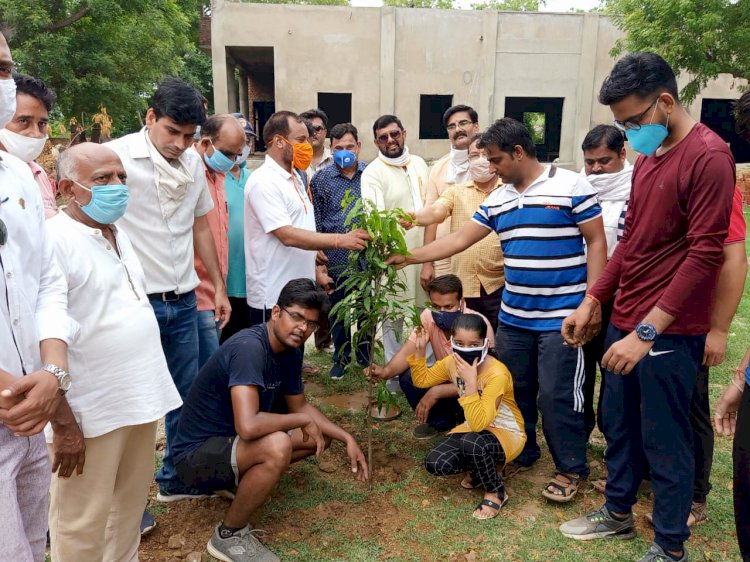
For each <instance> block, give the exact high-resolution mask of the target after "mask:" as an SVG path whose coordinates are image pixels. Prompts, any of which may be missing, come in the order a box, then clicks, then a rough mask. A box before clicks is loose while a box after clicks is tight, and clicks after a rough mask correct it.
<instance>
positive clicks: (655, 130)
mask: <svg viewBox="0 0 750 562" xmlns="http://www.w3.org/2000/svg"><path fill="white" fill-rule="evenodd" d="M657 107H659V102H658V101H657V102H656V106H655V107H654V113H656V108H657ZM651 120H652V121H653V120H654V114H651ZM667 127H669V115H667V124H666V126H665V125H662V124H660V123H649V124H648V125H641V128H640V129H628V130H627V131H625V136H626V137H628V140H629V141H630V146H632V147H633V150H635V151H637V152H640V153H641V154H645V155H646V156H651V155H652V154H653V153H654V152H656V149H657V148H659V147H660V146H661V143H663V142H664V139H666V138H667V136H669V129H668V128H667Z"/></svg>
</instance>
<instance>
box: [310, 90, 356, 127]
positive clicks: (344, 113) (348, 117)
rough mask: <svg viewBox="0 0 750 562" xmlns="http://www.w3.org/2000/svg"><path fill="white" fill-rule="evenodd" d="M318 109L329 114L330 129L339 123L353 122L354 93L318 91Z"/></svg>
mask: <svg viewBox="0 0 750 562" xmlns="http://www.w3.org/2000/svg"><path fill="white" fill-rule="evenodd" d="M318 109H322V110H323V111H324V112H325V114H326V115H327V116H328V130H329V131H330V130H331V128H332V127H333V126H334V125H338V124H339V123H351V122H352V95H351V94H333V93H327V92H318Z"/></svg>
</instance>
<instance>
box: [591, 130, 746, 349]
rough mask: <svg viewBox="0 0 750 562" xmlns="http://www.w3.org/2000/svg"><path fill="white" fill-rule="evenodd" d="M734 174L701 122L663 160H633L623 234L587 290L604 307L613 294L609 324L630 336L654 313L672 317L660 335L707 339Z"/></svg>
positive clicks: (717, 139)
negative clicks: (598, 275)
mask: <svg viewBox="0 0 750 562" xmlns="http://www.w3.org/2000/svg"><path fill="white" fill-rule="evenodd" d="M735 173H736V168H735V164H734V158H733V157H732V153H731V152H730V151H729V149H728V148H727V145H726V143H725V142H724V141H723V140H721V138H720V137H719V136H718V135H716V134H715V133H714V132H712V131H711V130H710V129H709V128H708V127H706V126H705V125H703V124H701V123H698V124H696V125H695V126H694V127H693V129H692V130H691V131H690V133H689V134H688V135H687V136H686V137H685V138H684V139H683V140H682V141H681V142H680V143H679V144H678V145H677V146H675V147H673V148H672V149H671V150H669V151H668V152H667V153H666V154H663V155H661V156H649V157H645V156H640V157H639V158H638V161H637V162H636V163H635V167H634V168H633V188H632V191H631V195H630V202H629V204H628V211H627V216H626V218H625V232H624V234H623V237H622V240H621V241H620V243H619V244H618V245H617V249H616V250H615V252H614V254H613V256H612V258H611V259H610V260H609V263H608V264H607V267H606V269H605V270H604V273H603V274H602V276H601V277H600V278H599V280H598V281H597V282H596V283H595V284H594V286H593V287H592V288H591V290H590V291H589V293H590V294H591V295H592V296H594V297H595V298H597V299H598V300H599V301H601V302H607V301H608V300H610V299H611V298H612V295H614V293H615V291H617V290H618V289H619V292H618V293H617V296H616V298H615V305H614V312H613V314H612V320H611V322H612V324H614V325H615V326H616V327H618V328H620V329H622V330H632V329H633V328H635V326H636V325H637V324H638V323H639V322H641V321H642V320H643V319H644V318H645V317H646V315H647V314H648V313H649V312H650V311H651V309H652V308H653V307H654V306H658V307H659V308H660V309H661V310H663V311H664V312H666V313H668V314H671V315H672V316H674V317H675V320H674V322H673V323H672V324H671V325H670V326H669V327H668V328H667V329H666V330H664V333H667V334H683V335H701V334H706V333H708V331H709V328H710V315H711V298H712V294H713V290H714V288H715V286H716V278H717V274H718V270H719V267H720V265H721V262H722V256H723V251H724V240H725V239H726V237H727V229H728V226H729V216H730V211H731V208H732V197H733V194H734V183H735Z"/></svg>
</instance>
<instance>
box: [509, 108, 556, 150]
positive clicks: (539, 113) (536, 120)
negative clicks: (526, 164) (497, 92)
mask: <svg viewBox="0 0 750 562" xmlns="http://www.w3.org/2000/svg"><path fill="white" fill-rule="evenodd" d="M563 101H565V98H505V116H506V117H512V118H513V119H517V120H518V121H520V122H521V123H523V124H524V125H526V128H527V129H528V130H529V132H530V133H531V138H532V139H533V140H534V144H535V145H536V155H537V158H538V159H539V161H540V162H552V161H554V160H555V159H556V158H559V157H560V136H561V134H562V110H563Z"/></svg>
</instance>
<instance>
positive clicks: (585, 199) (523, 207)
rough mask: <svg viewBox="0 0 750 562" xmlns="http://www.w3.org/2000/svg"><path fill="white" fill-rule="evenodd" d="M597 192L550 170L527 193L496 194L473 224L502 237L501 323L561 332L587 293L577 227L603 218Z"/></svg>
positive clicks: (577, 179)
mask: <svg viewBox="0 0 750 562" xmlns="http://www.w3.org/2000/svg"><path fill="white" fill-rule="evenodd" d="M601 212H602V211H601V208H600V207H599V201H598V199H597V196H596V190H595V189H594V188H593V187H591V185H590V184H589V183H588V182H587V181H586V180H585V178H582V177H580V176H579V175H578V174H576V173H574V172H571V171H568V170H563V169H560V168H557V167H556V166H554V165H551V166H546V167H545V169H544V172H543V173H542V174H541V175H540V176H539V177H538V178H537V179H536V180H535V181H534V182H533V183H532V184H531V185H529V186H528V187H527V188H526V189H525V190H524V191H523V193H519V192H518V191H516V189H515V187H513V186H512V185H504V186H503V187H501V188H500V189H498V190H496V191H494V192H493V193H492V194H491V195H490V196H489V197H488V198H487V199H486V201H485V202H484V204H483V205H481V206H480V207H479V210H478V211H477V212H476V213H475V214H474V218H473V220H474V221H475V222H477V223H478V224H481V225H482V226H484V227H486V228H489V229H492V230H494V231H495V232H497V234H498V235H499V236H500V243H501V245H502V249H503V255H504V259H505V289H504V290H503V300H502V305H501V308H500V314H499V320H500V322H502V323H503V324H507V325H509V326H514V327H517V328H523V329H526V330H533V331H537V332H549V331H557V330H560V328H561V327H562V321H563V318H565V317H566V316H568V315H569V314H571V313H572V312H573V311H574V310H575V309H576V307H578V305H579V304H580V303H581V301H582V300H583V297H584V296H585V294H586V253H585V251H584V240H583V235H582V234H581V230H580V229H579V228H578V225H579V224H582V223H584V222H587V221H590V220H592V219H595V218H596V217H598V216H600V215H601Z"/></svg>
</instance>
